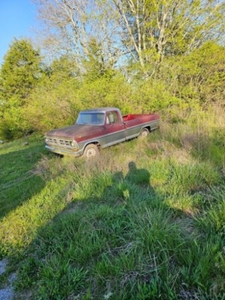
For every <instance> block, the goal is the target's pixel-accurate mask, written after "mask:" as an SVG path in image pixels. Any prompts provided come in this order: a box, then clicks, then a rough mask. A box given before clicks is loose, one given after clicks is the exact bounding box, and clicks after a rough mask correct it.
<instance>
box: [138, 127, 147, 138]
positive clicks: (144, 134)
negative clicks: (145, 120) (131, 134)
mask: <svg viewBox="0 0 225 300" xmlns="http://www.w3.org/2000/svg"><path fill="white" fill-rule="evenodd" d="M148 135H149V130H148V128H143V129H142V130H141V132H140V134H139V137H141V138H146V137H147V136H148Z"/></svg>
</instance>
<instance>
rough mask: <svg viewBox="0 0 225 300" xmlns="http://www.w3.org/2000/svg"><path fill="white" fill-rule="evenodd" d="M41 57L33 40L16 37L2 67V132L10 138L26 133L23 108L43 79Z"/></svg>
mask: <svg viewBox="0 0 225 300" xmlns="http://www.w3.org/2000/svg"><path fill="white" fill-rule="evenodd" d="M40 65H41V58H40V54H39V51H37V50H34V48H33V46H32V44H31V42H30V41H28V40H26V39H21V40H17V39H15V40H14V41H13V43H12V44H11V46H10V48H9V50H8V52H7V54H6V55H5V57H4V62H3V64H2V68H1V70H0V103H1V106H0V133H1V135H2V136H3V137H4V138H6V139H8V138H10V137H13V136H18V135H21V134H22V133H25V132H26V131H27V130H28V128H26V124H25V123H26V122H25V119H24V117H23V115H22V113H21V109H22V108H23V107H24V106H25V105H26V104H27V102H28V99H29V95H30V94H31V91H32V90H33V89H34V88H35V86H36V85H37V83H38V81H39V80H40V78H41V68H40Z"/></svg>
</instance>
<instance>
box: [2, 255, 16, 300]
mask: <svg viewBox="0 0 225 300" xmlns="http://www.w3.org/2000/svg"><path fill="white" fill-rule="evenodd" d="M7 264H8V262H7V260H6V259H3V260H1V261H0V275H3V274H4V273H5V271H6V267H7ZM15 279H16V274H15V273H12V274H10V276H9V277H8V280H7V283H6V284H5V286H3V288H2V289H0V300H6V299H7V300H12V299H13V297H14V292H13V282H14V281H15Z"/></svg>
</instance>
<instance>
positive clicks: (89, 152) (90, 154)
mask: <svg viewBox="0 0 225 300" xmlns="http://www.w3.org/2000/svg"><path fill="white" fill-rule="evenodd" d="M86 156H87V157H94V156H96V150H95V149H94V148H90V149H88V150H87V153H86Z"/></svg>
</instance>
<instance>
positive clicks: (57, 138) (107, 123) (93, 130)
mask: <svg viewBox="0 0 225 300" xmlns="http://www.w3.org/2000/svg"><path fill="white" fill-rule="evenodd" d="M158 127H159V115H158V114H128V115H125V116H122V114H121V112H120V110H119V109H118V108H114V107H106V108H105V107H104V108H97V109H90V110H84V111H81V112H80V113H79V115H78V118H77V121H76V123H75V124H74V125H72V126H67V127H63V128H60V129H54V130H51V131H48V132H47V133H46V134H45V143H46V146H45V147H46V148H47V149H48V150H49V151H52V152H54V153H58V154H63V155H74V156H81V155H84V156H86V157H93V156H96V155H97V154H98V151H99V148H106V147H109V146H112V145H114V144H117V143H121V142H124V141H126V140H130V139H133V138H135V137H138V136H142V137H146V136H147V135H148V134H149V132H151V131H153V130H155V129H157V128H158Z"/></svg>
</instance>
